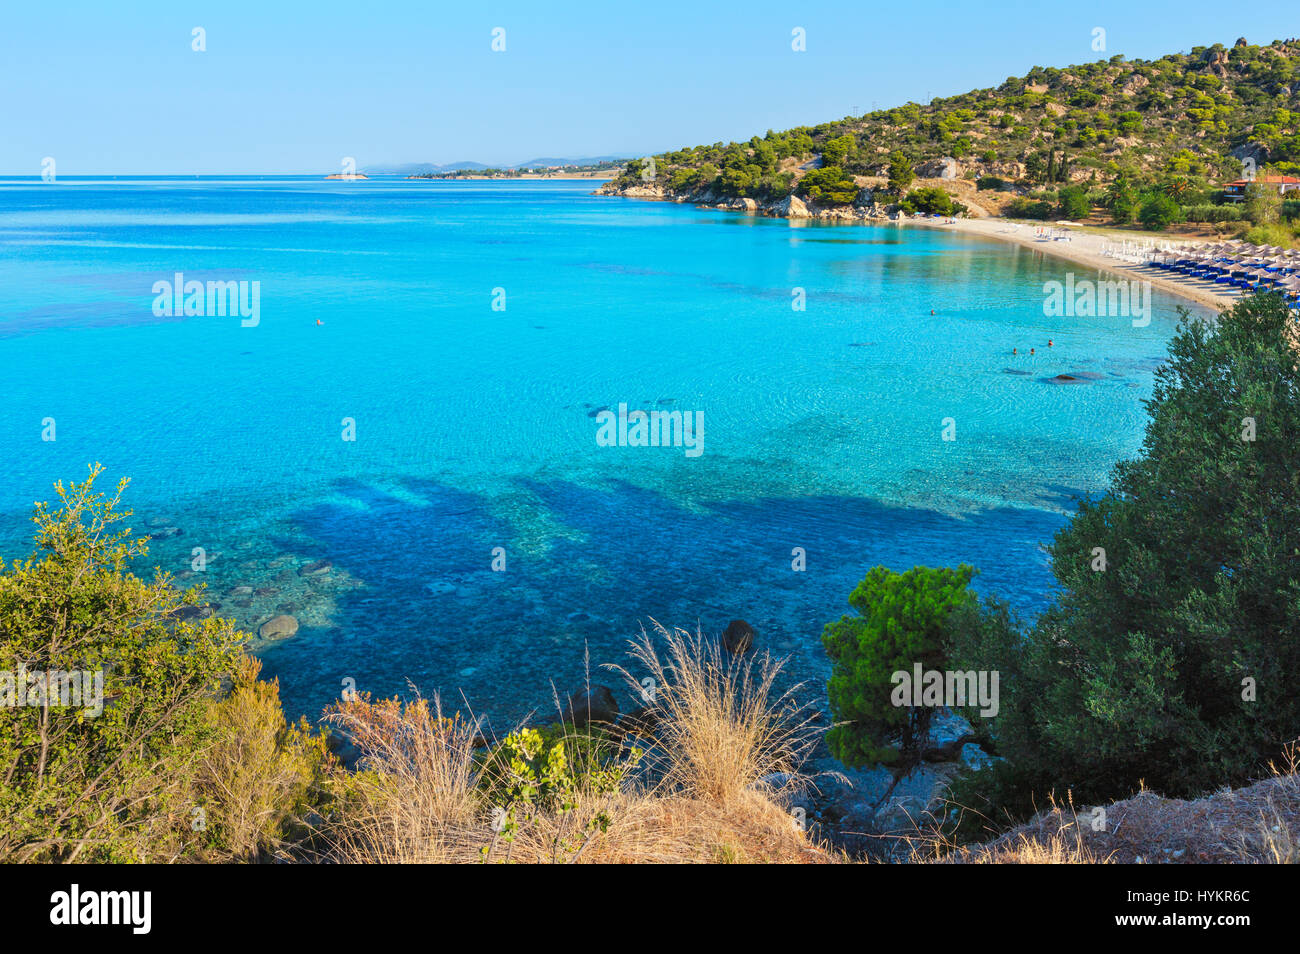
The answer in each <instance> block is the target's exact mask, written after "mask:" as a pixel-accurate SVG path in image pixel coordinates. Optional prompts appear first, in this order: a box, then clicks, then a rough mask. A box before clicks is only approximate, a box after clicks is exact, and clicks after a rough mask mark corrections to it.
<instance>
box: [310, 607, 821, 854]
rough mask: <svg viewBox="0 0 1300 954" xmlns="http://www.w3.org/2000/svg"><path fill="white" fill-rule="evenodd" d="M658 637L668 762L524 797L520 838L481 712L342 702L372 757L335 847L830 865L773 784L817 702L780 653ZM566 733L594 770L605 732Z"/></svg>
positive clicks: (644, 654) (328, 837)
mask: <svg viewBox="0 0 1300 954" xmlns="http://www.w3.org/2000/svg"><path fill="white" fill-rule="evenodd" d="M654 636H657V637H659V638H660V639H661V640H662V642H663V647H664V652H665V656H664V658H663V659H661V658H660V656H659V653H658V652H657V650H656V646H655V641H654ZM654 636H652V635H647V634H643V638H642V639H641V640H640V641H639V642H636V643H634V645H633V649H632V654H631V655H632V656H633V658H634V660H635V661H636V662H637V663H638V664H639V665H640V666H642V667H644V668H645V669H646V671H648V672H649V673H650V675H651V678H653V679H654V680H655V684H656V693H655V706H656V709H657V710H658V719H659V721H658V727H657V729H656V732H655V735H656V738H655V740H654V742H653V746H652V753H653V755H654V758H653V759H651V760H650V761H652V762H653V766H651V767H650V768H648V769H647V770H645V771H640V772H637V773H635V774H632V773H629V774H627V775H625V776H623V777H621V778H620V779H619V782H618V784H617V786H616V787H615V788H614V789H613V790H610V789H609V788H608V787H601V786H600V785H596V784H591V783H590V779H589V778H588V776H587V773H585V772H581V773H579V776H580V779H581V781H580V783H579V787H578V789H577V790H576V791H575V792H574V793H572V795H571V797H566V799H564V801H565V804H564V806H563V807H562V808H557V807H556V806H554V805H550V806H541V807H539V806H536V805H528V806H524V807H522V808H520V809H519V810H518V811H517V821H518V825H517V829H516V830H514V831H513V832H512V833H509V834H508V835H505V836H503V835H502V834H501V832H500V831H499V828H500V826H499V825H494V824H493V822H494V820H495V819H499V818H500V813H501V808H500V806H499V805H495V806H494V805H493V804H492V803H491V800H490V798H489V796H488V795H487V794H486V790H487V788H488V787H487V786H485V784H484V782H485V781H487V779H488V776H487V775H485V771H487V772H498V771H500V766H499V765H498V764H497V763H495V762H494V763H491V764H488V765H487V767H486V769H485V764H484V759H483V758H482V757H481V756H478V757H476V755H477V750H476V748H475V743H476V742H478V741H481V740H480V739H479V726H478V724H477V723H476V722H475V721H473V720H467V719H464V718H461V717H460V716H459V715H455V716H447V715H446V714H445V713H444V712H443V710H442V707H441V704H440V703H439V701H438V699H437V698H435V699H433V700H432V703H430V701H428V700H424V699H419V698H417V699H416V700H415V701H412V702H409V703H401V702H399V701H398V700H386V701H383V702H378V703H374V702H371V701H369V700H368V699H366V698H357V699H353V700H351V701H347V702H343V703H340V704H339V705H337V706H335V707H334V708H333V709H332V710H331V712H330V713H329V715H328V718H329V720H330V721H331V722H333V723H334V724H336V725H338V726H340V727H341V728H343V729H345V730H346V731H347V732H348V733H349V735H350V736H351V737H352V739H353V742H354V744H355V745H356V747H357V749H358V750H359V751H360V752H361V756H362V757H361V760H360V762H359V763H358V771H356V772H339V773H338V775H337V778H336V786H335V787H336V791H337V796H336V801H335V805H334V806H333V809H332V810H331V812H330V813H329V817H328V818H327V819H326V821H325V823H324V824H323V825H322V826H321V831H320V834H321V836H322V841H323V844H324V845H325V848H324V853H325V856H326V857H327V858H328V859H329V860H335V861H342V862H348V863H427V862H435V863H476V862H481V861H484V860H488V861H492V862H499V861H510V862H518V863H556V862H560V863H574V862H582V863H638V862H652V863H655V862H658V863H689V862H703V863H718V862H779V863H791V862H824V861H828V860H830V858H831V856H830V855H829V854H828V853H827V852H826V851H824V850H823V849H822V848H820V847H818V846H815V845H813V844H812V843H810V841H809V840H808V837H807V835H806V834H805V833H804V832H803V831H802V830H801V829H800V827H799V826H797V825H796V824H795V820H794V819H793V818H792V817H791V816H790V814H789V813H787V812H786V811H785V810H784V809H782V808H781V807H779V806H778V805H777V804H776V803H775V802H774V801H773V798H772V796H773V795H774V794H775V791H774V789H773V786H772V785H771V784H770V783H768V784H765V783H764V779H766V778H768V777H769V776H771V775H773V774H774V773H785V776H786V778H785V780H784V781H785V782H786V783H787V784H788V783H789V780H790V779H792V778H794V777H795V773H796V772H797V770H798V767H799V765H800V763H801V762H802V758H803V755H804V753H805V752H806V751H807V748H808V745H809V743H810V733H809V731H808V728H807V720H806V718H804V717H803V709H802V708H801V707H800V706H798V705H796V704H795V703H794V702H793V701H792V699H791V697H790V693H789V692H777V691H776V690H775V689H774V685H773V684H774V681H775V679H776V678H777V675H778V674H779V672H780V665H779V664H778V663H776V662H774V661H773V660H771V659H770V658H769V657H767V656H758V657H754V658H752V659H750V660H747V661H746V660H737V659H732V658H730V657H724V656H723V652H724V651H723V650H722V649H720V648H719V647H718V646H716V645H715V644H711V643H709V642H707V641H705V640H704V639H703V638H702V637H701V636H700V635H699V634H696V635H695V636H691V635H690V634H688V633H685V632H683V631H680V630H679V631H675V632H669V631H667V630H666V629H664V628H663V627H657V628H656V630H655V633H654ZM624 674H625V675H627V673H626V672H625V671H624ZM628 678H631V677H630V676H629V677H628ZM634 684H635V685H636V687H637V689H638V691H639V690H640V688H641V686H640V683H639V681H635V683H634ZM564 731H565V733H566V734H565V736H564V743H565V750H566V757H568V758H569V759H570V760H571V761H572V762H573V763H574V764H582V759H581V757H580V753H581V752H583V751H584V750H588V751H589V750H590V747H591V746H592V744H593V741H592V737H591V736H590V735H585V734H582V735H581V737H579V735H580V732H581V730H579V729H576V728H575V727H573V726H572V725H566V726H565V727H564ZM597 744H603V745H605V746H606V748H605V749H604V750H603V752H602V754H603V755H604V756H607V757H609V758H610V759H613V760H615V762H617V760H619V759H626V758H628V757H629V755H628V750H627V749H619V748H617V744H616V743H608V742H604V743H597ZM611 745H613V746H614V748H610V747H609V746H611Z"/></svg>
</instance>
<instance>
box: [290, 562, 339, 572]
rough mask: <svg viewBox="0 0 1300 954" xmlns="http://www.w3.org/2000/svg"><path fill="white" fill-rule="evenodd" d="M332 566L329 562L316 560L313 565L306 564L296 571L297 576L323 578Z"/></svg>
mask: <svg viewBox="0 0 1300 954" xmlns="http://www.w3.org/2000/svg"><path fill="white" fill-rule="evenodd" d="M333 566H334V564H333V563H331V562H330V561H329V560H317V561H316V562H315V563H308V564H307V565H306V566H304V567H301V568H300V569H299V570H298V575H299V576H323V575H324V574H326V573H328V572H329V571H330V569H331V568H332V567H333Z"/></svg>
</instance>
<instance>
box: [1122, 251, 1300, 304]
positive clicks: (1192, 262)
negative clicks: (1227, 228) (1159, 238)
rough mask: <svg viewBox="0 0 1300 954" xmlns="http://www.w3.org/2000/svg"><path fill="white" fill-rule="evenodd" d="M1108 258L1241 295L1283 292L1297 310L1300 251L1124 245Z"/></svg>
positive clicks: (1299, 293) (1299, 291) (1299, 294)
mask: <svg viewBox="0 0 1300 954" xmlns="http://www.w3.org/2000/svg"><path fill="white" fill-rule="evenodd" d="M1106 254H1107V255H1109V256H1110V257H1112V258H1118V259H1121V260H1123V261H1126V262H1130V263H1132V264H1137V265H1149V266H1151V267H1154V268H1158V269H1160V270H1162V271H1166V272H1173V273H1176V274H1180V275H1186V276H1187V277H1188V278H1193V279H1196V280H1198V281H1203V282H1209V283H1211V284H1214V285H1221V286H1224V287H1225V288H1238V289H1241V290H1242V291H1243V292H1246V293H1251V292H1257V291H1276V292H1281V293H1282V294H1283V295H1284V296H1285V297H1286V299H1287V300H1288V301H1289V302H1290V303H1291V304H1292V307H1300V250H1297V249H1284V248H1278V247H1277V246H1273V245H1253V244H1251V243H1250V242H1246V241H1243V240H1241V239H1232V240H1230V241H1226V242H1218V243H1215V244H1211V245H1197V244H1189V243H1169V242H1163V243H1155V242H1150V241H1146V242H1140V241H1138V242H1135V241H1126V242H1122V243H1114V244H1112V245H1111V246H1109V247H1108V248H1107V249H1106Z"/></svg>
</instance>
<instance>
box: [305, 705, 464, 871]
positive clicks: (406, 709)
mask: <svg viewBox="0 0 1300 954" xmlns="http://www.w3.org/2000/svg"><path fill="white" fill-rule="evenodd" d="M326 718H327V720H328V721H330V722H332V723H334V724H335V725H338V726H340V727H341V728H343V729H344V730H345V731H347V732H348V733H349V734H350V735H351V736H352V738H353V740H354V742H355V744H356V746H357V748H358V749H359V750H360V751H361V753H362V759H361V762H360V763H359V766H358V771H356V772H352V773H344V774H342V775H340V777H339V778H338V779H336V787H337V789H338V794H337V804H336V806H335V808H334V811H332V812H331V815H330V818H329V819H327V821H326V824H325V826H324V830H323V834H324V836H325V840H326V843H327V844H328V845H329V850H330V853H331V855H332V856H333V857H334V858H336V859H337V860H340V861H344V862H350V863H363V864H423V863H438V862H446V861H456V860H462V858H461V856H462V855H463V848H464V846H465V845H466V843H467V842H469V841H471V840H474V839H476V838H477V839H480V840H481V838H482V833H483V831H485V830H486V829H485V826H483V825H481V824H480V823H479V815H480V805H479V800H478V796H477V793H476V791H475V785H476V782H477V769H476V767H475V765H474V743H475V738H476V736H477V734H478V726H477V725H476V724H475V723H474V722H473V721H467V720H465V719H462V718H460V717H459V716H452V717H447V716H445V715H444V714H443V711H442V704H441V701H440V700H439V699H438V698H437V697H435V698H434V699H433V706H432V709H431V708H430V705H429V700H427V699H422V698H416V699H415V700H413V701H411V702H408V703H402V702H400V701H398V700H396V699H386V700H383V701H381V702H377V703H372V702H370V701H369V700H368V699H366V698H364V697H357V698H353V699H350V700H347V701H344V702H341V703H339V704H337V705H336V706H334V707H332V709H331V710H330V711H329V712H328V713H327V717H326Z"/></svg>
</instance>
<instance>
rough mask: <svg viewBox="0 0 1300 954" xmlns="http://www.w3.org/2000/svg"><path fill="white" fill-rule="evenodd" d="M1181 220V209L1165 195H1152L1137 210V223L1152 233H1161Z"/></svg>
mask: <svg viewBox="0 0 1300 954" xmlns="http://www.w3.org/2000/svg"><path fill="white" fill-rule="evenodd" d="M1181 220H1182V209H1181V208H1179V206H1178V203H1177V202H1175V201H1174V200H1173V199H1171V198H1169V196H1167V195H1153V196H1151V197H1150V198H1148V199H1147V200H1146V201H1145V202H1143V203H1142V207H1141V208H1140V209H1138V221H1139V222H1141V223H1142V227H1143V228H1146V229H1150V230H1151V231H1153V232H1163V231H1164V230H1165V229H1167V228H1168V227H1169V226H1170V225H1172V224H1173V223H1175V222H1179V221H1181Z"/></svg>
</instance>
